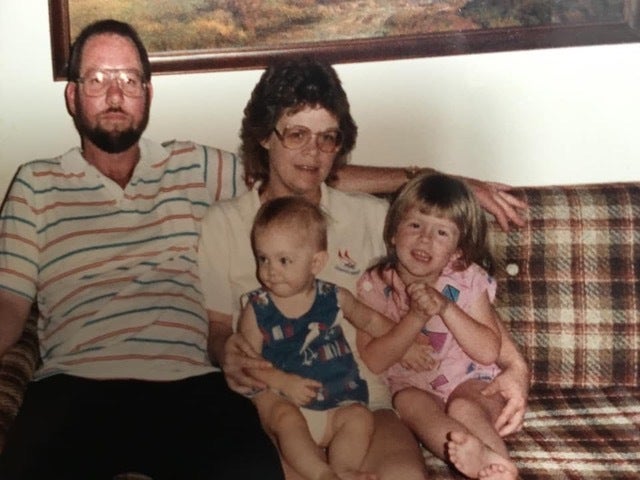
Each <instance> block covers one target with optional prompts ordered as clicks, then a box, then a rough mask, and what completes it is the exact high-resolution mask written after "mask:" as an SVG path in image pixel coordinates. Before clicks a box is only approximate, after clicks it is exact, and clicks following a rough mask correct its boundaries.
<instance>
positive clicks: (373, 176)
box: [332, 165, 527, 231]
mask: <svg viewBox="0 0 640 480" xmlns="http://www.w3.org/2000/svg"><path fill="white" fill-rule="evenodd" d="M422 172H432V173H435V170H433V169H431V168H417V167H407V168H401V167H370V166H363V165H346V166H344V167H342V168H341V169H340V170H339V171H338V178H337V179H336V180H335V181H334V182H333V183H332V186H334V187H335V188H338V189H340V190H343V191H357V192H367V193H372V194H386V193H393V192H395V191H396V190H397V189H398V188H400V187H401V186H402V185H404V184H405V183H406V182H407V180H409V179H410V178H412V177H413V176H415V175H416V174H417V173H422ZM457 177H458V178H460V179H462V180H464V181H466V182H467V184H468V185H469V187H470V188H471V190H472V191H473V193H474V194H475V196H476V198H477V199H478V201H479V202H480V205H482V207H483V208H484V209H485V210H486V211H487V212H489V213H491V214H492V215H493V216H494V217H495V218H496V220H497V221H498V223H499V224H500V226H501V227H502V229H503V230H505V231H507V230H509V223H510V222H512V223H514V224H516V225H517V226H520V227H521V226H523V225H524V220H523V219H522V217H521V216H520V212H519V210H524V209H526V208H527V204H526V203H524V202H523V201H521V200H519V199H517V198H516V197H514V196H513V195H511V194H510V193H509V190H510V187H509V186H508V185H505V184H502V183H496V182H483V181H481V180H476V179H474V178H467V177H462V176H457Z"/></svg>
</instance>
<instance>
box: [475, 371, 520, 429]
mask: <svg viewBox="0 0 640 480" xmlns="http://www.w3.org/2000/svg"><path fill="white" fill-rule="evenodd" d="M529 381H530V379H529V372H528V370H527V371H526V372H521V371H519V369H517V368H515V367H509V368H507V369H506V370H503V371H502V372H501V373H500V374H499V375H498V376H497V377H496V378H494V379H493V381H492V382H491V383H489V385H487V386H486V387H485V388H484V389H483V390H482V394H483V395H486V396H489V395H495V394H498V395H500V396H501V397H502V398H503V399H504V400H506V402H507V403H506V404H505V406H504V407H503V409H502V412H500V415H499V416H498V418H497V419H496V422H495V427H496V430H497V431H498V433H499V434H500V436H502V437H505V436H507V435H510V434H511V433H514V432H518V431H520V430H521V429H522V426H523V424H524V414H525V412H526V410H527V398H528V396H529Z"/></svg>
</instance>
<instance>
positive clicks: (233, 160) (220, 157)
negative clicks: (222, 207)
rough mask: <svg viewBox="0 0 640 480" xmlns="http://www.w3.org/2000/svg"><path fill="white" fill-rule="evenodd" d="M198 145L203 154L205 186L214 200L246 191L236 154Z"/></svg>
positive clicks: (240, 163)
mask: <svg viewBox="0 0 640 480" xmlns="http://www.w3.org/2000/svg"><path fill="white" fill-rule="evenodd" d="M200 147H201V148H202V152H203V155H204V164H205V177H206V182H207V186H208V188H209V192H210V194H211V199H212V200H213V201H214V202H215V201H218V200H226V199H229V198H233V197H237V196H238V195H241V194H243V193H244V192H246V191H247V186H246V184H245V182H244V169H243V168H242V162H240V159H239V157H238V155H236V154H235V153H231V152H227V151H224V150H220V149H219V148H215V147H208V146H205V145H201V146H200Z"/></svg>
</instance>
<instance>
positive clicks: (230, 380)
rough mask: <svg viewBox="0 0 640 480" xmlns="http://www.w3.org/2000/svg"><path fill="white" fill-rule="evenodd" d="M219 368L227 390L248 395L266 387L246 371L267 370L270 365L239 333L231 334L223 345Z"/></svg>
mask: <svg viewBox="0 0 640 480" xmlns="http://www.w3.org/2000/svg"><path fill="white" fill-rule="evenodd" d="M220 367H221V368H222V371H223V373H224V376H225V379H226V380H227V384H228V385H229V388H230V389H231V390H233V391H234V392H237V393H240V394H242V395H248V394H250V393H252V392H255V391H257V390H262V389H264V388H266V385H265V384H264V383H263V382H261V381H259V380H257V379H256V378H254V377H253V376H252V375H250V373H249V371H248V369H269V368H272V365H271V363H269V362H267V361H266V360H265V359H264V358H262V356H261V355H260V354H258V353H257V352H256V351H255V350H254V349H253V347H252V346H251V345H250V344H249V342H248V341H247V340H246V339H245V338H244V336H242V335H241V334H239V333H237V332H236V333H232V334H231V335H230V336H229V338H227V341H226V342H225V344H224V355H223V359H222V362H221V365H220Z"/></svg>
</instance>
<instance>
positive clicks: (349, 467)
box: [321, 403, 378, 480]
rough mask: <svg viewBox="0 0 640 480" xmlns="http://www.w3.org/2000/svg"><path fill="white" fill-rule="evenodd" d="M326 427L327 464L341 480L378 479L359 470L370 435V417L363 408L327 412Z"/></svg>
mask: <svg viewBox="0 0 640 480" xmlns="http://www.w3.org/2000/svg"><path fill="white" fill-rule="evenodd" d="M328 422H329V428H328V429H327V432H326V434H325V439H324V440H323V442H321V445H324V444H325V442H326V444H327V446H328V457H329V465H331V467H332V468H333V470H334V471H335V472H336V473H337V474H338V475H339V477H340V478H341V479H344V480H348V479H362V480H376V479H377V478H378V477H377V476H375V475H373V474H371V473H367V472H363V471H361V469H360V468H361V466H362V461H363V460H364V457H365V455H366V453H367V450H368V449H369V443H370V441H371V437H372V435H373V414H372V413H371V412H370V411H369V409H367V407H365V406H363V405H360V404H355V403H354V404H352V405H347V406H344V407H339V408H336V409H333V410H332V411H331V412H329V419H328Z"/></svg>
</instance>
